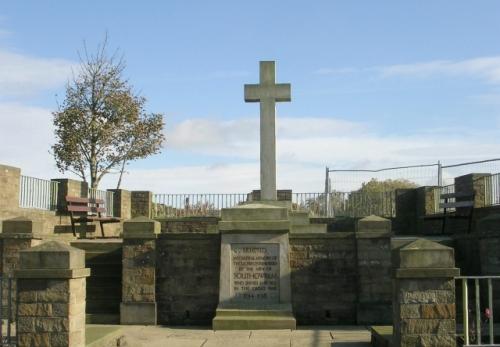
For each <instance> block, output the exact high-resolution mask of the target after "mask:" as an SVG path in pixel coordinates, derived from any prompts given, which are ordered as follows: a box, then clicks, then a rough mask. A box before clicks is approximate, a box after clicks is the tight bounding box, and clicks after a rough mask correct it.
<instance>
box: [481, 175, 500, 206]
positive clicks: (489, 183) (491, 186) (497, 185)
mask: <svg viewBox="0 0 500 347" xmlns="http://www.w3.org/2000/svg"><path fill="white" fill-rule="evenodd" d="M484 191H485V193H484V198H485V201H484V205H485V206H495V205H500V173H497V174H494V175H491V176H488V177H485V178H484Z"/></svg>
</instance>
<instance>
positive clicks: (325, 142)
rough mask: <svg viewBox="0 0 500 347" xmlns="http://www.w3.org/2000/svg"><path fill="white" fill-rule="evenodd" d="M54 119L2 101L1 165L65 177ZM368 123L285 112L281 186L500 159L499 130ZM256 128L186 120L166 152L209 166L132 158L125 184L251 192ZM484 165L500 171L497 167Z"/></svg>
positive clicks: (247, 123) (309, 187)
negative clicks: (387, 130) (387, 128)
mask: <svg viewBox="0 0 500 347" xmlns="http://www.w3.org/2000/svg"><path fill="white" fill-rule="evenodd" d="M51 123H52V122H51V116H50V111H49V110H46V109H42V108H36V107H26V106H22V105H18V104H0V163H2V164H8V165H9V164H10V165H14V166H18V167H21V168H22V171H23V174H26V175H31V176H35V177H41V178H53V177H55V176H63V175H61V174H59V173H58V172H57V171H56V169H55V167H54V161H53V158H52V157H51V155H50V154H49V153H48V150H49V148H50V145H51V144H52V142H53V136H52V132H53V130H52V125H51ZM370 129H371V128H370V127H369V124H363V123H356V122H349V121H345V120H338V119H331V118H321V117H311V118H305V117H304V118H289V117H280V118H279V125H278V138H277V151H278V153H277V157H278V165H277V179H278V187H279V188H283V189H285V188H291V189H293V190H294V191H295V192H318V191H321V190H322V189H323V182H324V167H325V166H330V168H336V169H379V168H384V167H392V166H399V165H412V164H428V163H436V162H437V161H438V160H442V161H443V162H444V163H445V164H450V163H452V164H454V163H459V162H464V161H471V160H478V159H487V158H493V157H497V156H498V148H499V145H500V140H498V137H497V136H494V134H495V132H497V131H498V129H492V130H491V131H490V132H488V133H486V132H484V131H482V132H480V131H477V132H476V131H473V130H470V129H469V130H467V129H460V128H455V129H452V131H448V132H446V131H444V130H440V131H435V132H428V133H419V134H412V135H409V136H404V135H401V136H399V135H392V136H387V135H384V134H380V133H377V132H375V131H372V130H370ZM448 130H449V129H448ZM257 132H258V120H257V119H241V120H234V121H218V120H215V119H212V120H209V119H191V120H189V121H184V122H182V123H180V124H178V125H177V126H175V127H174V128H173V132H172V134H170V135H169V136H170V137H169V138H168V139H169V140H168V141H167V150H166V153H165V154H166V155H167V158H168V157H169V153H174V152H177V153H183V154H185V155H186V157H189V158H191V159H192V158H196V157H197V156H203V155H209V157H208V160H207V158H204V162H207V164H204V165H194V166H190V165H187V164H186V163H185V162H184V161H182V160H181V161H178V162H171V161H170V162H169V163H168V165H170V166H172V167H165V166H164V164H162V163H158V162H155V161H150V163H149V164H148V167H150V168H149V169H138V168H136V167H135V166H134V164H132V165H131V166H130V168H129V170H128V171H129V173H128V174H126V175H125V177H124V181H123V184H122V187H124V188H126V189H132V190H133V189H137V190H142V189H147V190H152V191H153V192H155V193H209V192H213V193H234V192H242V193H245V192H249V191H251V190H252V189H256V188H258V186H259V162H258V157H259V143H258V134H257ZM210 156H213V157H210ZM235 159H237V160H236V161H235ZM146 161H147V159H146ZM486 169H487V170H489V171H495V172H497V171H500V168H499V167H498V165H497V166H495V167H494V168H493V167H492V166H490V167H487V168H485V170H486ZM481 171H483V170H481ZM432 174H433V173H431V174H429V175H432ZM425 175H428V174H427V173H425ZM66 176H68V175H66ZM425 177H427V176H425ZM116 179H117V176H116V175H108V176H107V177H106V178H105V179H104V180H103V182H102V184H101V187H102V188H110V187H114V186H115V185H116ZM344 179H345V180H346V182H347V183H348V182H350V181H352V180H353V179H354V178H353V177H351V176H349V175H348V176H345V178H344ZM347 183H346V184H347Z"/></svg>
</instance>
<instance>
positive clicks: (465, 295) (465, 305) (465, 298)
mask: <svg viewBox="0 0 500 347" xmlns="http://www.w3.org/2000/svg"><path fill="white" fill-rule="evenodd" d="M462 310H463V319H462V323H463V328H464V343H465V345H468V344H469V288H468V286H467V278H462Z"/></svg>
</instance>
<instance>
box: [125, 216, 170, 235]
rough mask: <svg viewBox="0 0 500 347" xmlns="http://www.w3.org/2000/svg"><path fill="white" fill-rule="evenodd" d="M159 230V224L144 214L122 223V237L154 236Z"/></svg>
mask: <svg viewBox="0 0 500 347" xmlns="http://www.w3.org/2000/svg"><path fill="white" fill-rule="evenodd" d="M160 231H161V224H160V223H159V222H157V221H154V220H152V219H149V218H147V217H144V216H140V217H136V218H133V219H130V220H128V221H126V222H124V223H123V238H124V239H126V238H138V239H148V238H156V235H158V234H159V233H160Z"/></svg>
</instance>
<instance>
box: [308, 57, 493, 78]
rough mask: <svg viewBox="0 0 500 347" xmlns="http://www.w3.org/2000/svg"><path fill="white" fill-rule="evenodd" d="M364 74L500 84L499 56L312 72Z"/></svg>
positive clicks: (322, 73)
mask: <svg viewBox="0 0 500 347" xmlns="http://www.w3.org/2000/svg"><path fill="white" fill-rule="evenodd" d="M355 72H366V73H369V74H373V73H375V74H377V75H380V76H381V77H384V78H390V77H400V76H402V77H419V78H427V77H434V76H455V77H460V76H465V77H471V78H480V79H484V80H486V81H488V82H490V83H494V84H498V83H500V56H491V57H477V58H472V59H464V60H431V61H424V62H416V63H409V64H395V65H386V66H372V67H340V68H321V69H318V70H316V71H314V74H317V75H337V74H345V73H355Z"/></svg>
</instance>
